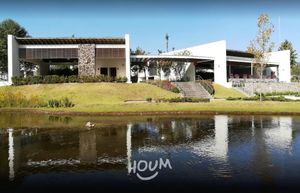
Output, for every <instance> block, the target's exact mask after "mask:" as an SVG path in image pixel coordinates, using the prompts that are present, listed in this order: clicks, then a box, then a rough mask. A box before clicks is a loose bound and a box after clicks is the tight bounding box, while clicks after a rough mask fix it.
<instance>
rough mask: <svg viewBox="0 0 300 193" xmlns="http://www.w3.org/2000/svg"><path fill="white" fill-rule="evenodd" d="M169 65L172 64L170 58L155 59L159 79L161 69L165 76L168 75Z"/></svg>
mask: <svg viewBox="0 0 300 193" xmlns="http://www.w3.org/2000/svg"><path fill="white" fill-rule="evenodd" d="M171 65H172V61H170V60H163V59H161V60H157V61H156V66H157V72H158V75H159V79H160V80H161V71H163V72H164V74H165V75H166V76H169V75H170V73H171V71H170V68H171Z"/></svg>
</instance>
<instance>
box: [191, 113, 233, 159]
mask: <svg viewBox="0 0 300 193" xmlns="http://www.w3.org/2000/svg"><path fill="white" fill-rule="evenodd" d="M214 120H215V124H214V126H215V130H214V135H212V136H209V137H207V138H205V139H204V140H199V141H197V142H196V143H193V144H192V146H191V147H192V152H193V153H195V154H197V155H199V156H205V157H211V158H215V159H221V160H224V161H226V159H227V153H228V116H226V115H216V116H215V117H214Z"/></svg>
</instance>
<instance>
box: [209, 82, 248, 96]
mask: <svg viewBox="0 0 300 193" xmlns="http://www.w3.org/2000/svg"><path fill="white" fill-rule="evenodd" d="M214 88H215V95H214V97H215V98H219V99H226V98H228V97H245V95H244V94H243V93H241V92H239V91H237V90H235V89H233V88H226V87H224V86H221V85H219V84H214Z"/></svg>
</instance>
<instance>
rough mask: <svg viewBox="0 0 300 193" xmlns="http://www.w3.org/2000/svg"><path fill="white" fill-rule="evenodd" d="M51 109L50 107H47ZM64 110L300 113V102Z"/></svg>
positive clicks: (100, 107) (212, 103)
mask: <svg viewBox="0 0 300 193" xmlns="http://www.w3.org/2000/svg"><path fill="white" fill-rule="evenodd" d="M45 110H49V109H45ZM56 110H58V111H59V110H62V111H67V112H91V113H93V112H109V113H112V112H171V111H177V112H192V111H203V112H219V113H222V112H224V113H226V112H243V113H255V112H260V113H300V102H272V101H265V102H259V101H220V100H216V101H211V102H210V103H139V104H99V105H86V106H84V107H83V106H81V107H74V108H66V109H50V111H56Z"/></svg>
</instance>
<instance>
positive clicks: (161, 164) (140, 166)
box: [129, 158, 172, 181]
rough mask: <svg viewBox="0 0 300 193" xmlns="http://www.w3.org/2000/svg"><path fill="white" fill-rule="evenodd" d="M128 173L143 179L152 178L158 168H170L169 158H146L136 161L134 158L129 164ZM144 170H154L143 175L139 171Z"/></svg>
mask: <svg viewBox="0 0 300 193" xmlns="http://www.w3.org/2000/svg"><path fill="white" fill-rule="evenodd" d="M129 167H130V168H129V173H134V174H136V176H137V177H138V178H139V179H140V180H143V181H147V180H152V179H154V178H155V177H156V176H157V175H158V171H156V170H157V169H158V170H161V169H162V168H169V169H172V166H171V163H170V160H169V159H166V160H165V161H164V160H163V159H162V158H160V159H159V160H155V161H154V162H152V161H149V162H147V161H146V160H139V161H138V162H137V161H136V160H134V161H133V165H132V166H129ZM145 171H150V172H153V171H156V172H155V173H154V174H153V175H151V176H148V177H144V176H142V175H141V174H140V173H143V172H145Z"/></svg>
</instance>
